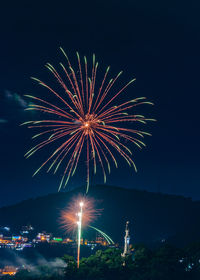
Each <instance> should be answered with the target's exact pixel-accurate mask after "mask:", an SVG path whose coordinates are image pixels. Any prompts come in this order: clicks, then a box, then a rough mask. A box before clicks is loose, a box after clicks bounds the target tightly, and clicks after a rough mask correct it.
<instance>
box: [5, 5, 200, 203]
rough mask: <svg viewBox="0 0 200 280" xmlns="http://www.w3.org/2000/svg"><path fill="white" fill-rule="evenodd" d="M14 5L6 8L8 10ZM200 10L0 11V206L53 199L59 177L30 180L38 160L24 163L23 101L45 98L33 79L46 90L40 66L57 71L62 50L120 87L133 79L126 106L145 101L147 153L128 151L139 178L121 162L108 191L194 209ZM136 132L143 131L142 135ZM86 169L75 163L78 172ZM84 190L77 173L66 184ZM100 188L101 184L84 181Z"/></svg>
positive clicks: (198, 195)
mask: <svg viewBox="0 0 200 280" xmlns="http://www.w3.org/2000/svg"><path fill="white" fill-rule="evenodd" d="M13 2H14V1H13ZM199 13H200V4H199V1H190V2H187V1H185V3H184V1H177V0H173V1H148V0H145V1H133V0H132V1H126V0H125V1H111V0H109V1H91V2H89V1H63V2H59V1H49V2H48V3H45V2H43V4H42V3H40V4H37V2H35V1H34V2H32V4H30V2H29V1H26V2H24V3H23V4H22V5H20V4H19V3H16V4H13V5H11V4H9V5H8V6H7V7H6V6H4V7H3V6H2V7H1V17H0V18H1V19H0V20H1V25H0V38H1V44H0V144H1V145H0V188H1V196H0V206H2V205H7V204H11V203H14V202H17V201H20V200H23V199H25V198H29V197H33V196H34V197H35V196H38V195H44V194H48V193H51V192H56V191H57V188H58V185H59V180H60V175H61V174H59V172H58V175H56V176H53V175H51V174H46V173H45V171H41V173H40V174H39V175H37V176H36V177H34V178H32V174H33V173H34V171H35V170H36V168H37V167H39V164H40V163H42V160H43V158H44V157H45V153H44V154H42V153H40V154H35V155H34V156H33V157H32V158H30V159H28V160H25V158H24V154H25V152H26V151H27V150H28V149H29V148H30V147H31V145H32V144H33V142H32V141H31V139H30V138H31V136H32V132H31V131H30V130H28V129H27V128H26V127H20V126H19V125H20V123H22V122H23V121H27V120H29V119H30V113H28V112H25V111H24V109H25V108H26V106H27V102H28V100H27V99H25V98H24V96H23V95H24V94H31V95H36V96H43V97H44V96H45V94H46V95H47V91H46V90H45V89H43V88H42V87H39V86H37V85H36V84H35V83H34V82H33V81H32V80H31V79H30V77H31V76H36V77H38V78H41V79H42V80H45V81H46V82H47V83H48V82H49V81H50V82H51V83H52V82H54V80H53V78H52V76H51V75H50V74H49V73H48V72H47V70H46V69H45V67H44V65H45V63H46V62H51V63H52V64H53V65H54V66H55V67H56V68H58V69H59V62H60V61H62V62H63V61H64V58H63V56H62V55H61V53H60V51H59V47H60V46H62V47H63V48H64V49H65V51H66V52H67V54H68V55H69V57H70V58H71V60H72V62H73V61H74V60H75V53H76V51H79V53H80V55H82V56H83V55H86V56H87V57H88V60H89V59H90V58H91V59H92V54H93V53H95V54H96V56H97V60H98V61H99V64H100V68H101V69H105V68H106V67H107V66H108V65H111V73H112V75H115V74H117V73H118V72H119V71H120V70H123V71H124V74H123V75H122V76H121V78H120V82H119V83H118V87H120V85H121V83H125V82H127V81H129V80H130V79H132V78H134V77H136V79H137V80H136V82H135V83H134V84H133V85H131V86H130V87H129V88H128V90H127V91H126V94H125V95H126V97H127V99H129V98H134V97H139V96H146V97H147V98H148V100H151V101H153V102H154V103H155V106H154V107H150V106H149V107H148V108H146V107H145V109H143V108H142V107H141V108H140V110H141V111H140V112H141V113H143V112H144V111H145V113H146V115H149V116H150V117H153V118H156V119H157V122H156V123H152V124H150V125H148V126H146V127H145V129H146V131H149V132H151V133H152V134H153V136H152V137H148V136H147V137H146V138H145V143H146V144H147V148H145V149H143V150H142V151H138V150H137V149H136V148H135V147H133V146H132V148H133V151H134V159H135V163H136V165H137V168H138V173H137V174H135V173H134V170H133V169H130V168H128V167H127V166H126V164H125V163H124V162H123V161H120V163H119V168H118V169H117V170H115V168H114V167H113V168H112V172H111V175H110V176H108V181H107V183H108V184H110V185H117V186H121V187H128V188H136V189H140V190H147V191H153V192H163V193H171V194H179V195H184V196H187V197H188V196H189V197H192V198H193V199H200V186H199V181H200V172H199V167H200V164H199V155H200V153H199V152H200V148H199V140H200V130H199V106H200V83H199V81H200V78H199V76H200V71H199V69H200V19H199ZM142 128H143V127H142ZM83 165H84V162H82V163H81V166H83ZM84 182H85V177H84V169H83V168H82V167H81V168H80V170H79V173H78V175H77V176H75V177H74V178H72V179H71V180H70V182H69V187H70V188H74V187H77V186H81V185H83V184H84ZM92 182H93V183H94V184H98V183H103V180H102V178H101V176H100V174H97V176H96V177H93V178H92Z"/></svg>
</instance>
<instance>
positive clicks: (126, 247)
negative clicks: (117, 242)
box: [122, 221, 131, 257]
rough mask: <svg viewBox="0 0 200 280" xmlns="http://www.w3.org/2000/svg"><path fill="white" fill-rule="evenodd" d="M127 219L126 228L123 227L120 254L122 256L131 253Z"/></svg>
mask: <svg viewBox="0 0 200 280" xmlns="http://www.w3.org/2000/svg"><path fill="white" fill-rule="evenodd" d="M128 225H129V221H127V222H126V228H125V236H124V252H123V254H122V257H126V256H128V255H130V254H131V251H130V235H129V227H128Z"/></svg>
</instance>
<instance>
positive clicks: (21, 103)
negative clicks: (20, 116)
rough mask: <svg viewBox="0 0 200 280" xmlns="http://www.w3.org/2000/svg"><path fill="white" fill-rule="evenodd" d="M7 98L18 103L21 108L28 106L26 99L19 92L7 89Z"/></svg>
mask: <svg viewBox="0 0 200 280" xmlns="http://www.w3.org/2000/svg"><path fill="white" fill-rule="evenodd" d="M5 98H6V99H7V100H9V101H10V102H14V103H16V104H17V105H18V106H20V107H21V108H23V109H25V108H26V107H27V106H28V103H27V102H26V100H24V99H23V98H22V97H21V96H20V95H19V94H18V93H15V92H11V91H9V90H5Z"/></svg>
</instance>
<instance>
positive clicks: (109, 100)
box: [24, 48, 153, 192]
mask: <svg viewBox="0 0 200 280" xmlns="http://www.w3.org/2000/svg"><path fill="white" fill-rule="evenodd" d="M61 51H62V53H63V54H64V56H65V57H66V59H67V64H68V65H67V66H64V65H63V64H62V63H60V65H61V68H62V70H63V73H64V76H65V77H64V78H65V80H66V81H64V79H63V78H62V77H61V75H60V74H59V73H58V72H57V71H56V69H55V68H54V67H53V66H52V65H51V64H49V63H47V65H46V67H47V68H48V70H50V71H51V72H52V74H53V76H54V77H55V79H56V80H57V82H58V83H59V84H60V86H61V88H62V90H63V93H62V94H61V93H58V91H57V90H54V89H53V88H52V87H50V86H49V85H47V84H45V83H44V82H42V81H41V80H39V79H36V78H33V79H34V80H35V81H37V82H38V83H39V84H40V85H42V86H44V87H45V88H47V89H48V91H49V92H50V93H51V94H52V95H53V96H54V97H56V98H57V101H59V102H60V105H57V103H52V102H50V101H47V100H43V99H41V98H38V97H34V96H30V95H26V96H27V97H29V98H31V99H32V101H33V102H34V104H33V103H31V104H30V105H29V107H28V108H27V109H26V110H35V111H40V112H42V113H46V114H48V115H49V118H48V119H43V120H38V121H28V122H25V123H24V124H28V127H29V128H36V129H41V130H42V131H40V132H39V133H37V134H36V135H34V136H33V138H36V137H43V138H44V137H45V139H43V140H42V141H40V142H39V143H38V144H37V145H36V146H34V147H33V148H31V149H30V150H29V151H28V152H27V153H26V155H25V157H26V158H28V157H30V156H32V155H33V154H34V153H35V152H37V151H39V150H40V149H42V148H44V147H45V146H48V145H51V144H53V143H54V142H57V143H59V146H58V147H56V148H55V149H54V151H53V153H51V154H50V155H49V157H48V158H47V159H46V160H45V162H43V163H42V165H41V166H40V167H39V168H38V169H37V170H36V172H35V173H34V175H35V174H36V173H38V172H39V170H40V169H41V168H42V167H44V166H45V165H46V164H49V167H48V171H50V170H52V169H53V170H54V173H56V171H57V170H58V169H59V168H60V167H61V166H62V165H63V166H64V171H63V175H62V179H61V182H60V186H59V190H60V189H61V187H65V186H66V185H67V183H68V180H69V178H70V177H71V176H73V175H74V173H75V171H76V169H77V166H78V163H79V161H80V157H81V155H82V154H84V153H85V158H86V168H87V190H86V192H88V189H89V181H90V173H91V170H93V172H94V174H95V173H96V170H97V163H99V166H100V168H101V170H102V173H103V177H104V182H106V174H107V173H110V171H111V162H113V164H114V165H115V167H116V168H117V167H118V164H117V160H116V155H117V154H118V155H120V156H121V157H122V158H123V159H124V160H125V161H126V162H127V163H128V165H129V166H133V167H134V169H135V171H136V166H135V163H134V161H133V159H132V152H131V150H130V148H128V147H127V143H126V142H127V141H128V142H132V143H133V144H134V145H136V146H137V147H138V148H142V147H143V146H145V144H144V142H143V141H142V139H143V138H144V135H150V134H149V133H147V132H144V131H141V130H137V129H133V128H132V127H133V123H143V124H146V122H147V121H150V120H153V119H148V118H146V117H145V116H143V115H138V114H133V113H130V112H131V109H134V107H136V106H139V105H143V104H151V105H153V103H151V102H148V101H146V98H145V97H139V98H135V99H132V100H129V101H126V102H122V103H119V102H118V103H117V100H116V99H117V97H119V96H120V95H121V94H122V93H123V92H124V91H125V89H126V88H127V87H128V86H129V85H130V84H131V83H133V82H134V81H135V79H133V80H131V81H130V82H128V83H127V84H125V85H124V86H122V87H121V88H120V89H119V90H116V91H115V92H114V94H113V93H111V91H113V87H114V84H115V83H116V81H117V80H118V79H119V77H120V75H121V74H122V72H120V73H119V74H118V75H116V76H115V77H114V78H112V79H110V80H108V72H109V69H110V67H108V68H107V69H106V71H105V73H104V76H103V78H102V80H101V82H100V83H99V80H98V83H97V68H98V62H96V60H95V55H93V62H92V67H91V69H90V70H89V67H88V63H87V59H86V57H84V63H83V64H82V63H81V60H80V57H79V54H78V53H77V61H78V63H77V68H78V69H77V70H75V69H74V68H72V65H71V63H70V61H69V59H68V57H67V55H66V53H65V52H64V50H63V49H62V48H61ZM89 73H90V75H89ZM97 84H99V85H98V86H97ZM125 123H131V128H127V125H125V126H124V124H125ZM60 141H62V143H60ZM54 145H55V144H54Z"/></svg>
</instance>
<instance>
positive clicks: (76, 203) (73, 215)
mask: <svg viewBox="0 0 200 280" xmlns="http://www.w3.org/2000/svg"><path fill="white" fill-rule="evenodd" d="M80 202H82V203H83V204H82V205H83V206H84V214H83V215H82V217H81V226H82V227H83V228H84V227H87V226H89V224H90V223H91V222H93V221H95V220H96V219H97V218H98V217H99V215H100V214H101V210H100V209H95V207H94V205H95V201H94V199H93V198H88V197H87V198H86V197H83V196H81V195H80V196H78V197H74V198H72V199H71V201H70V203H69V205H68V207H66V208H65V209H64V210H63V211H62V212H61V218H60V223H61V226H62V228H63V229H64V230H65V231H67V232H68V233H74V232H75V231H76V230H77V221H78V220H79V216H78V213H80Z"/></svg>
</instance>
